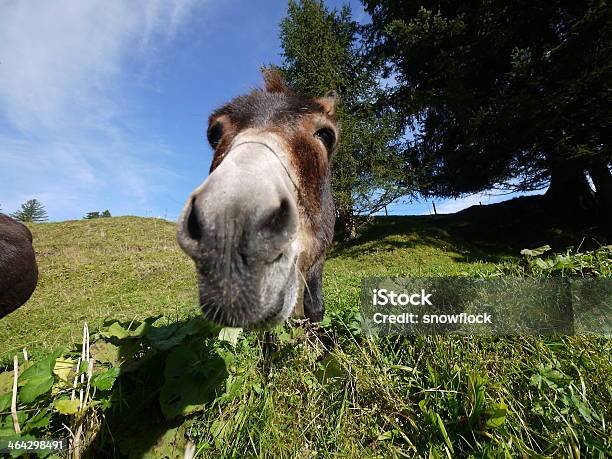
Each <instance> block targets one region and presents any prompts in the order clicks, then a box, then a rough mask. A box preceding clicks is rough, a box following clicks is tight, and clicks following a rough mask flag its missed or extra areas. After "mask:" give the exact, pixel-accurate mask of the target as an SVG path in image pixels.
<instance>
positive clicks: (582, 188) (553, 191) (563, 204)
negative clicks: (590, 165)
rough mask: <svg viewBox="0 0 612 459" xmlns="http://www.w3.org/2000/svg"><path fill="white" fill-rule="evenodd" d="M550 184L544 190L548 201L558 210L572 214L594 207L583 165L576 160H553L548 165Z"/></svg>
mask: <svg viewBox="0 0 612 459" xmlns="http://www.w3.org/2000/svg"><path fill="white" fill-rule="evenodd" d="M549 171H550V185H549V187H548V190H547V191H546V197H547V198H548V200H549V203H550V204H551V205H552V206H553V207H554V208H555V209H556V210H558V211H560V212H562V213H564V214H567V215H572V214H574V213H575V212H576V211H579V212H585V211H591V210H593V209H594V208H595V207H596V202H595V193H594V192H593V190H592V189H591V186H590V185H589V182H588V180H587V176H586V173H585V169H584V167H582V165H581V164H580V163H578V162H576V161H555V162H551V163H550V166H549Z"/></svg>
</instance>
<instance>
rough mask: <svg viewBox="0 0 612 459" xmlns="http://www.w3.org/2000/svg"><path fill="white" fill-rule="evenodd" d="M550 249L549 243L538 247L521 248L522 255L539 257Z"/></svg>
mask: <svg viewBox="0 0 612 459" xmlns="http://www.w3.org/2000/svg"><path fill="white" fill-rule="evenodd" d="M549 250H550V246H549V245H548V244H547V245H543V246H541V247H538V248H536V249H531V250H530V249H523V250H521V255H525V256H527V257H538V256H540V255H542V254H543V253H546V252H548V251H549Z"/></svg>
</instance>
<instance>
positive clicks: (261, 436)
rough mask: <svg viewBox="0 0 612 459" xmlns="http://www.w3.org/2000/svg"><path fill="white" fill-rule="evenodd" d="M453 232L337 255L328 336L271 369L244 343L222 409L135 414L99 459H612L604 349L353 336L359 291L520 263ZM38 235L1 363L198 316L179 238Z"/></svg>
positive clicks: (328, 276) (537, 341)
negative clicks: (111, 327)
mask: <svg viewBox="0 0 612 459" xmlns="http://www.w3.org/2000/svg"><path fill="white" fill-rule="evenodd" d="M458 226H461V224H460V223H459V224H454V225H452V224H449V222H448V221H447V220H444V219H443V218H438V217H405V218H387V219H381V220H379V221H377V222H376V223H375V224H371V225H369V226H366V227H365V228H364V229H363V230H362V231H361V232H360V234H359V236H358V237H357V239H356V240H355V241H353V242H352V243H351V244H350V245H346V244H336V245H335V246H334V248H333V250H332V251H331V253H330V255H329V257H328V261H327V265H326V273H325V285H324V292H325V296H326V305H327V308H328V314H327V318H326V320H325V321H324V323H323V325H322V327H320V328H313V327H310V326H304V325H303V324H299V323H297V324H293V325H292V326H285V327H283V328H282V329H281V330H279V331H278V333H279V342H278V349H277V350H276V352H274V354H273V355H272V357H269V356H268V357H266V356H264V355H263V354H262V346H261V342H260V341H261V335H260V334H257V333H253V332H251V333H243V334H242V335H241V337H240V338H239V340H238V342H237V344H236V347H235V348H231V350H230V351H228V352H231V362H232V363H231V365H229V366H228V368H227V375H226V377H225V379H224V390H223V391H222V395H221V396H218V397H216V398H215V399H214V400H213V401H211V402H210V403H208V404H206V405H205V406H203V407H202V409H201V410H199V411H198V412H197V413H195V414H193V415H192V416H189V417H186V418H179V419H175V420H174V421H172V422H166V421H162V417H160V416H159V407H157V406H152V405H151V404H150V403H149V404H148V405H147V406H146V409H140V408H137V407H135V405H136V404H132V405H131V408H130V411H131V413H130V414H131V415H133V416H132V417H131V418H130V422H129V423H128V424H125V422H124V423H122V421H121V419H120V418H121V416H117V415H115V416H110V417H109V419H108V420H107V421H105V424H104V427H103V428H102V432H101V435H100V438H101V439H100V441H99V442H98V445H99V447H100V448H102V449H103V450H104V451H105V453H104V454H112V455H131V456H134V457H140V456H143V455H145V456H146V455H147V454H148V455H149V457H162V456H163V455H164V454H165V455H167V456H169V457H175V456H176V457H181V456H180V450H181V448H182V445H184V442H185V439H186V438H189V439H191V440H192V441H193V442H194V443H195V444H196V451H197V453H198V456H199V457H228V458H229V457H287V458H295V457H303V458H306V457H423V456H425V457H427V456H429V457H468V456H471V457H515V456H519V457H521V456H522V457H609V456H610V454H611V451H612V442H611V438H612V433H611V430H610V429H611V427H610V424H611V421H612V401H611V400H612V344H611V341H610V340H607V339H604V338H597V337H543V338H539V337H516V338H502V337H495V338H485V337H459V336H446V337H442V336H423V337H390V338H368V337H365V336H363V335H362V334H361V333H359V327H358V323H357V313H356V308H357V302H358V297H359V289H360V285H361V284H360V280H361V278H362V277H365V276H386V275H397V276H447V275H451V276H473V275H489V274H492V273H495V272H497V271H499V270H500V267H501V266H502V265H504V266H506V267H507V263H513V262H514V261H515V260H516V258H514V257H513V255H517V254H518V252H517V251H516V250H515V249H514V248H509V247H508V245H507V244H499V245H498V246H497V247H491V246H490V245H484V244H475V243H468V242H466V240H464V239H463V238H462V236H461V234H462V233H461V232H459V231H455V229H456V228H457V227H458ZM32 231H33V233H34V238H35V248H36V252H37V256H38V262H39V267H40V272H41V278H40V283H39V285H38V288H37V290H36V292H35V293H34V295H33V297H32V299H31V300H30V301H29V302H28V303H27V304H26V305H25V306H23V307H22V308H21V309H20V310H18V311H17V312H15V313H13V314H11V315H9V316H7V317H6V318H4V319H2V320H1V321H0V361H1V362H4V363H6V362H8V360H9V358H12V355H13V354H15V353H17V352H20V350H21V349H22V348H23V347H26V348H27V349H28V352H30V354H32V355H34V356H37V355H43V354H44V353H46V352H48V351H49V350H51V349H54V348H56V347H58V346H66V347H70V346H71V345H73V344H75V343H77V342H78V341H79V339H80V336H81V333H82V323H83V321H87V322H88V323H89V324H90V327H91V328H93V329H96V328H97V327H100V326H102V324H103V322H104V320H105V319H108V318H113V319H119V320H121V321H125V322H130V321H132V320H134V319H136V320H143V319H145V318H147V317H149V316H154V315H160V314H161V315H164V316H165V319H162V320H165V323H170V324H171V323H173V322H179V323H182V322H183V321H188V319H189V317H192V316H194V315H196V314H197V308H196V286H195V274H194V272H193V267H192V263H191V261H190V260H189V259H188V258H187V257H186V256H184V255H183V254H182V252H181V251H180V249H179V248H178V246H177V244H176V242H175V240H174V225H173V224H171V223H168V222H166V221H162V220H156V219H143V218H136V217H120V218H111V219H99V220H91V221H75V222H62V223H48V224H41V225H34V226H32ZM578 243H580V241H579V240H577V241H576V244H578ZM483 247H486V250H484V249H483ZM140 377H141V378H142V380H143V381H146V384H145V383H142V384H143V386H146V391H147V392H148V393H153V394H154V395H155V394H156V393H157V392H159V391H160V384H162V383H163V381H161V382H160V378H161V376H160V375H151V374H148V375H141V376H140ZM166 377H168V375H167V374H166ZM162 379H163V378H162ZM148 400H151V399H148ZM115 402H116V400H115ZM121 403H123V404H125V402H121ZM121 403H119V404H121ZM127 405H128V406H129V405H130V403H129V401H128V402H127ZM136 412H138V413H139V414H135V413H136ZM115 413H116V412H115ZM144 431H146V432H147V435H143V434H142V432H144ZM111 436H112V438H113V442H114V447H112V446H110V442H109V438H110V437H111Z"/></svg>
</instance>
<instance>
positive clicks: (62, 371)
mask: <svg viewBox="0 0 612 459" xmlns="http://www.w3.org/2000/svg"><path fill="white" fill-rule="evenodd" d="M75 365H76V361H75V360H74V359H72V358H70V357H63V358H62V357H60V358H58V359H57V360H56V361H55V366H54V367H53V373H54V374H55V375H57V377H58V378H59V379H61V380H62V381H66V382H71V381H72V379H73V378H74V370H75ZM71 373H72V375H71Z"/></svg>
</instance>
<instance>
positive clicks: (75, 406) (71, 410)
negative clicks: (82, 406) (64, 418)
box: [53, 398, 79, 414]
mask: <svg viewBox="0 0 612 459" xmlns="http://www.w3.org/2000/svg"><path fill="white" fill-rule="evenodd" d="M53 407H54V408H55V409H56V410H57V411H58V412H60V413H62V414H76V413H78V411H79V400H78V399H76V398H75V399H74V400H70V399H69V398H62V399H58V400H55V402H53Z"/></svg>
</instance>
